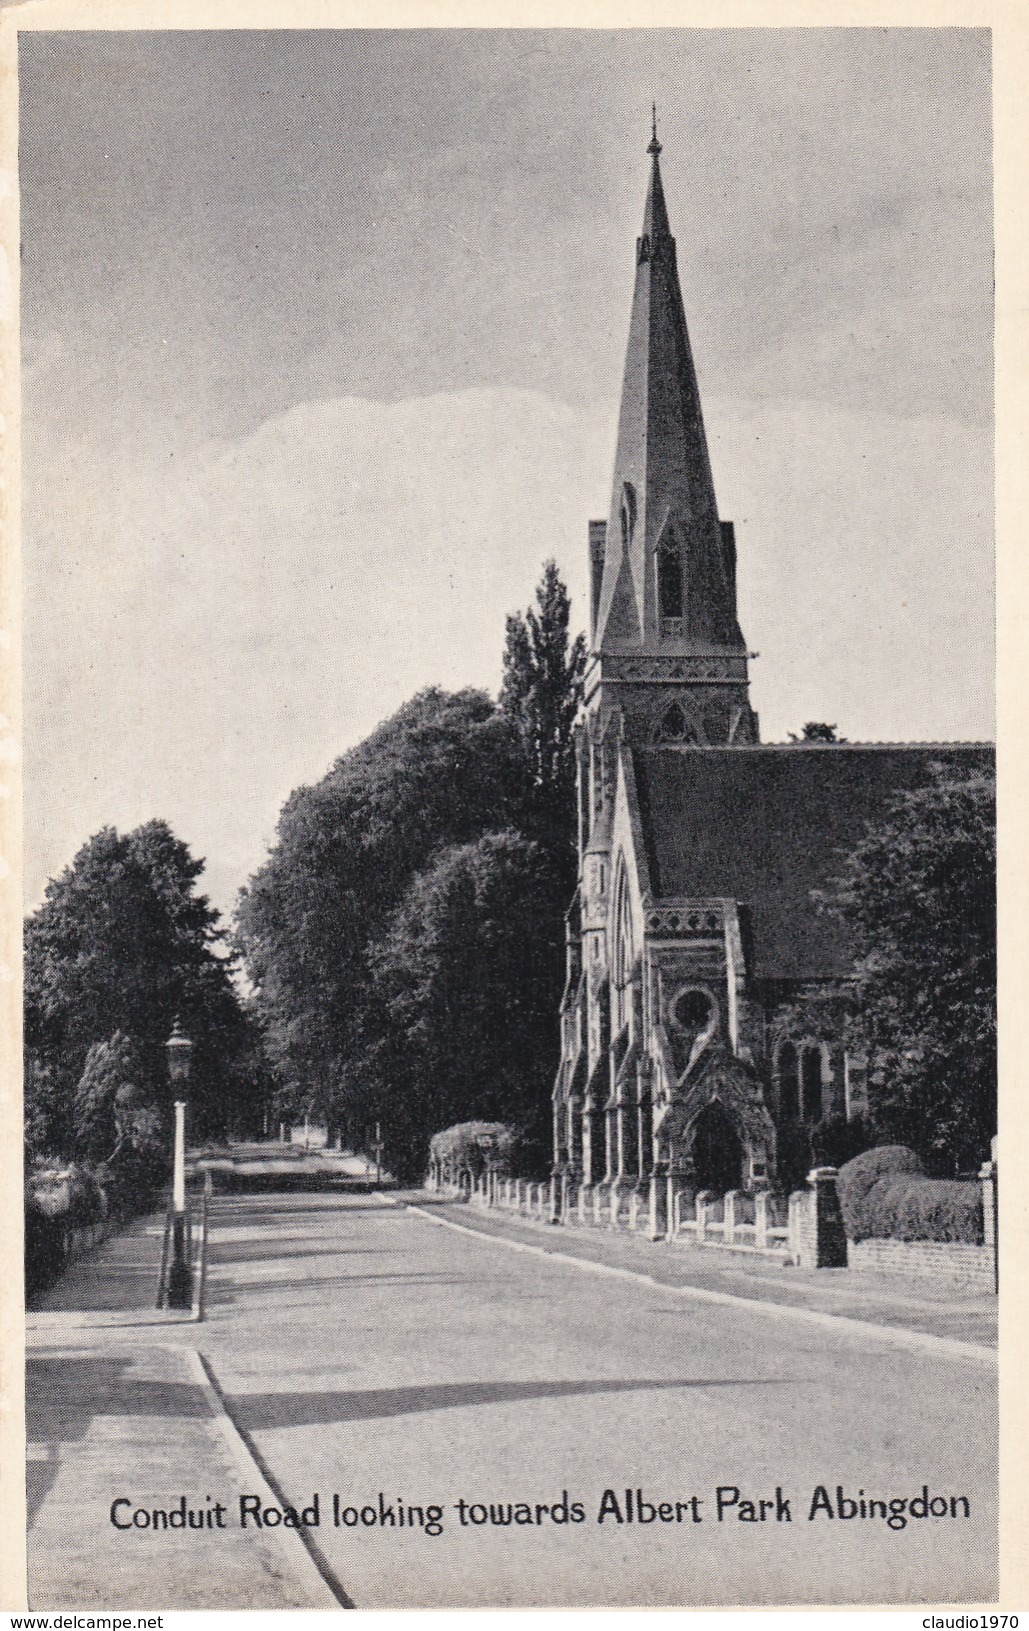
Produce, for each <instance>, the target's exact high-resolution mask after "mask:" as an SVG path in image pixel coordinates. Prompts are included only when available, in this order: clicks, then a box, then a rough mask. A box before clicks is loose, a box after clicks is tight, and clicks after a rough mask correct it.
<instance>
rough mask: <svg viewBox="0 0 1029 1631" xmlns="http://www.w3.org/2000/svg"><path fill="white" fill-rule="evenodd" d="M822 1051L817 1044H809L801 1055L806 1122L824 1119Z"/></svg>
mask: <svg viewBox="0 0 1029 1631" xmlns="http://www.w3.org/2000/svg"><path fill="white" fill-rule="evenodd" d="M822 1067H823V1059H822V1050H821V1048H820V1046H819V1045H818V1043H817V1042H809V1043H807V1044H806V1046H805V1047H804V1048H803V1049H802V1050H801V1055H800V1092H801V1111H802V1114H803V1117H804V1120H805V1121H821V1119H822V1087H823V1084H824V1073H823V1068H822Z"/></svg>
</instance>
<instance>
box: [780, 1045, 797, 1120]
mask: <svg viewBox="0 0 1029 1631" xmlns="http://www.w3.org/2000/svg"><path fill="white" fill-rule="evenodd" d="M775 1075H776V1079H777V1082H778V1087H779V1114H780V1115H781V1116H785V1117H786V1118H787V1119H788V1120H790V1121H798V1120H799V1119H800V1093H799V1087H800V1077H799V1074H798V1060H797V1050H796V1048H795V1047H794V1045H793V1043H792V1042H790V1041H789V1040H787V1041H785V1042H780V1044H779V1047H778V1050H777V1052H776V1056H775Z"/></svg>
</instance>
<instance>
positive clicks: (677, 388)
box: [585, 108, 757, 747]
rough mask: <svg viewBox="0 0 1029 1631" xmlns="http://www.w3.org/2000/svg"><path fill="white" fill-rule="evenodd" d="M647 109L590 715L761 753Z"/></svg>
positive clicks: (652, 738)
mask: <svg viewBox="0 0 1029 1631" xmlns="http://www.w3.org/2000/svg"><path fill="white" fill-rule="evenodd" d="M661 153H662V145H661V143H660V142H659V141H658V136H657V109H656V108H654V109H652V113H651V135H650V143H649V145H648V147H647V155H648V157H649V159H650V161H651V162H650V177H649V181H648V185H647V196H646V203H645V205H644V209H643V230H642V232H641V233H640V236H639V238H638V239H637V240H636V281H635V286H634V289H633V297H632V315H631V318H630V323H629V345H628V350H627V352H626V358H625V375H624V379H623V384H622V401H621V409H620V414H619V421H618V444H617V451H616V454H615V470H614V485H613V491H612V495H611V511H610V519H609V520H608V521H607V523H604V522H603V521H594V522H591V523H590V567H591V589H590V606H591V613H592V616H591V648H592V656H591V660H590V663H589V665H588V668H587V673H586V680H585V707H586V715H587V717H588V719H590V720H591V721H592V722H593V724H594V725H595V726H596V727H597V728H598V729H600V730H601V732H602V734H603V732H604V731H606V730H607V724H606V723H605V721H607V722H610V721H611V720H612V719H613V718H614V715H615V714H617V715H618V718H619V720H620V724H619V725H618V729H619V731H622V732H623V733H624V736H623V739H624V740H626V741H627V742H629V743H630V744H639V745H643V744H648V743H665V742H667V743H678V744H680V745H691V744H692V745H696V746H712V747H713V746H716V745H725V744H727V743H737V742H754V741H756V740H757V719H756V717H755V715H754V713H753V711H752V710H751V707H750V703H749V701H748V697H747V687H748V681H747V649H746V646H745V644H744V641H743V636H742V634H741V633H740V628H739V624H738V623H737V621H736V545H735V539H734V534H733V528H732V523H731V522H729V521H722V520H721V519H720V517H719V514H718V504H717V501H716V499H715V487H714V481H713V478H712V475H711V461H710V459H709V457H708V449H707V437H706V435H705V433H704V416H703V414H702V412H701V407H700V392H699V390H698V388H697V376H696V371H695V369H694V366H693V355H692V352H691V350H690V341H689V334H688V333H687V329H686V317H685V314H684V312H683V304H682V292H681V290H680V288H679V273H678V268H677V265H676V255H675V239H674V238H673V237H672V234H671V230H670V228H669V224H668V210H667V207H666V204H665V194H664V187H663V185H662V180H661V163H660V159H661Z"/></svg>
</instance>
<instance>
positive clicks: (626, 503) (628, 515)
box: [622, 481, 636, 549]
mask: <svg viewBox="0 0 1029 1631" xmlns="http://www.w3.org/2000/svg"><path fill="white" fill-rule="evenodd" d="M635 530H636V489H635V487H634V486H633V484H632V482H631V481H626V482H623V483H622V547H623V549H628V547H629V545H630V544H631V543H632V535H633V533H634V532H635Z"/></svg>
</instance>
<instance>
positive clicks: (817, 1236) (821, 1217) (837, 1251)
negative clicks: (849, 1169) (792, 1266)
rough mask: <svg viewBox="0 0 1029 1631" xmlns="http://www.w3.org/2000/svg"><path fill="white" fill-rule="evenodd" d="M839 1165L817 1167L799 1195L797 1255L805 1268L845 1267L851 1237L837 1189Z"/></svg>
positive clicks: (797, 1208) (810, 1173)
mask: <svg viewBox="0 0 1029 1631" xmlns="http://www.w3.org/2000/svg"><path fill="white" fill-rule="evenodd" d="M836 1172H837V1169H836V1168H835V1167H815V1168H814V1170H813V1171H812V1172H809V1173H808V1179H807V1181H808V1189H807V1191H806V1192H804V1191H801V1192H800V1193H799V1195H798V1196H797V1197H796V1199H797V1202H798V1204H797V1206H796V1213H795V1215H796V1226H795V1229H796V1234H795V1240H794V1242H793V1250H794V1258H795V1261H796V1262H797V1264H798V1265H799V1267H800V1268H802V1269H845V1268H846V1267H847V1237H846V1234H845V1233H844V1229H843V1214H842V1212H841V1211H840V1198H839V1195H838V1193H837V1190H836Z"/></svg>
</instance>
